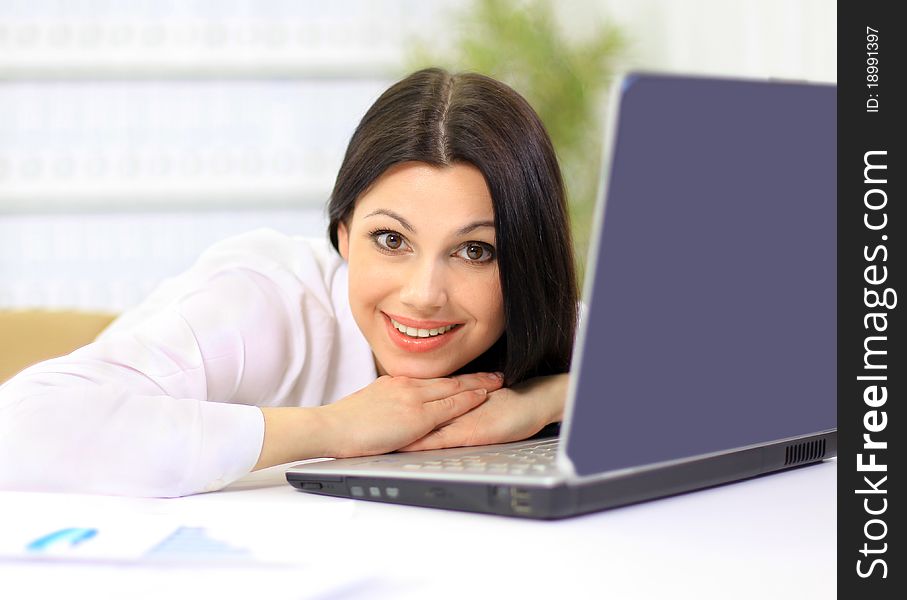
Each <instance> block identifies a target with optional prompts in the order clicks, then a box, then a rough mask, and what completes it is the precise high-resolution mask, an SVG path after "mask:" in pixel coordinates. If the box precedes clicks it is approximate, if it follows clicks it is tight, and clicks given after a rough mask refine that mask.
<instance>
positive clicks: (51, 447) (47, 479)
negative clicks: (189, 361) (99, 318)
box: [0, 364, 262, 497]
mask: <svg viewBox="0 0 907 600" xmlns="http://www.w3.org/2000/svg"><path fill="white" fill-rule="evenodd" d="M53 366H54V365H52V364H48V365H46V368H47V371H48V372H42V371H40V370H39V369H34V370H32V371H31V372H29V373H24V374H22V375H21V376H19V377H17V378H14V380H12V381H11V382H9V384H8V385H6V386H4V387H3V388H0V488H2V489H12V490H28V491H65V492H79V493H99V494H113V495H127V496H158V497H161V496H164V497H170V496H183V495H187V494H193V493H198V492H204V491H211V490H215V489H219V488H221V487H223V486H224V485H227V484H228V483H230V482H231V481H233V480H235V479H237V478H238V477H242V476H243V475H244V474H246V473H248V472H249V470H250V469H251V467H252V465H253V464H254V461H255V456H256V454H255V452H256V451H257V449H258V448H259V447H260V443H261V435H262V433H261V429H262V422H261V416H260V414H257V413H258V409H256V408H255V407H250V406H244V405H225V404H217V403H212V402H204V401H198V400H193V399H190V398H172V397H167V396H164V395H153V394H148V393H147V391H145V390H143V391H145V392H146V393H137V392H135V391H134V390H132V389H129V388H127V387H125V386H122V385H117V384H113V383H109V382H107V383H100V382H93V381H90V380H87V379H85V378H84V377H77V376H75V375H68V374H66V373H61V372H59V371H56V372H53V371H51V370H50V369H51V367H53ZM60 370H62V368H61V369H60ZM81 374H82V375H83V376H84V375H85V373H84V372H82V373H81Z"/></svg>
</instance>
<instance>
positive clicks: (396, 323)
mask: <svg viewBox="0 0 907 600" xmlns="http://www.w3.org/2000/svg"><path fill="white" fill-rule="evenodd" d="M337 238H338V242H339V243H338V245H339V247H340V254H341V255H342V256H343V258H345V259H346V260H347V262H348V263H349V285H350V288H349V296H350V308H351V309H352V313H353V317H354V318H355V319H356V323H357V325H358V326H359V329H361V330H362V333H363V334H364V335H365V338H366V340H368V343H369V345H370V346H371V348H372V352H373V353H374V355H375V365H376V366H377V368H378V373H379V375H388V374H389V375H395V376H399V375H406V376H409V377H417V378H423V379H424V378H430V377H444V376H447V375H449V374H450V373H452V372H454V371H456V370H457V369H459V368H460V367H462V366H463V365H465V364H467V363H468V362H470V361H471V360H473V359H475V358H476V357H478V356H479V355H481V354H482V353H483V352H485V351H486V350H487V349H488V348H490V347H491V346H492V344H494V343H495V342H496V341H497V340H498V338H499V337H500V336H501V334H502V333H503V332H504V303H503V296H502V294H501V284H500V279H499V277H498V263H497V255H496V246H495V234H494V211H493V209H492V205H491V194H490V193H489V191H488V186H487V185H485V178H484V177H483V176H482V174H481V172H480V171H479V170H478V169H477V168H475V167H474V166H472V165H470V164H467V163H457V164H454V165H453V166H449V167H443V168H438V167H433V166H430V165H427V164H425V163H418V162H408V163H403V164H399V165H396V166H394V167H392V168H390V169H388V170H387V171H386V172H385V173H384V174H383V175H382V176H381V177H379V178H378V179H377V180H376V181H375V183H374V184H373V185H372V187H371V188H369V190H368V191H367V192H366V193H365V194H363V195H362V196H361V197H360V198H359V200H358V201H357V203H356V207H355V210H354V211H353V214H352V216H351V218H350V219H349V224H348V226H347V225H345V224H343V223H341V224H340V226H339V228H338V231H337Z"/></svg>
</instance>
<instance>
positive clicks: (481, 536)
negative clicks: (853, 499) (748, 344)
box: [0, 460, 837, 599]
mask: <svg viewBox="0 0 907 600" xmlns="http://www.w3.org/2000/svg"><path fill="white" fill-rule="evenodd" d="M283 470H284V469H283V468H282V467H275V468H272V469H268V470H265V471H261V472H258V473H253V474H251V475H249V476H248V477H246V478H244V479H242V480H240V481H238V482H236V483H235V484H233V485H232V486H230V487H229V488H227V489H226V490H223V491H221V492H216V493H212V494H205V495H200V496H193V497H188V498H178V499H173V500H149V499H129V498H112V497H92V496H81V495H69V494H25V493H17V492H2V493H0V507H3V511H4V513H7V514H8V511H9V510H10V509H14V510H19V511H23V510H24V511H28V512H29V513H32V512H33V511H44V512H45V513H52V512H54V511H55V510H62V509H63V508H64V507H65V509H66V510H69V511H73V510H79V507H83V508H85V509H86V510H88V509H91V510H93V511H98V510H105V511H108V510H109V511H113V512H117V511H119V512H122V513H123V514H134V516H135V518H136V519H141V518H149V517H148V515H155V514H158V515H168V516H169V517H173V518H177V519H186V520H189V521H192V520H198V519H205V518H209V517H214V516H217V517H219V518H222V519H223V518H228V519H232V520H235V522H236V523H243V524H247V525H254V527H255V528H256V530H257V531H258V532H259V534H260V535H261V536H262V538H263V539H265V540H267V543H268V544H273V546H274V549H275V551H276V550H278V549H279V552H281V553H284V554H286V555H287V556H288V557H292V558H294V560H295V559H305V558H306V557H317V558H318V560H323V559H327V562H329V563H331V564H332V565H336V567H337V568H338V569H340V570H339V571H338V572H337V573H333V574H332V573H331V572H330V569H326V568H325V567H327V566H328V565H325V564H324V563H322V565H321V566H317V565H316V566H314V567H298V568H295V570H294V571H292V572H287V571H283V570H281V571H280V572H279V573H278V572H277V571H273V572H268V571H267V570H258V569H247V570H243V569H241V568H240V569H231V570H230V571H229V572H227V571H223V570H221V571H218V570H217V569H209V570H206V569H197V568H193V569H183V570H182V574H181V575H178V576H174V577H176V579H174V582H173V583H172V585H171V586H170V587H169V588H168V587H167V586H166V585H165V584H164V583H162V582H164V581H165V580H166V574H163V575H162V574H161V573H157V574H156V575H154V579H153V582H154V584H155V585H156V586H157V587H155V585H151V586H150V587H149V583H148V580H147V578H146V580H143V578H142V577H143V575H142V571H141V569H136V568H131V569H128V568H123V567H117V568H112V567H107V571H105V576H104V578H103V581H104V582H105V583H104V585H106V587H97V586H95V587H92V588H90V589H81V592H83V593H84V597H87V598H97V597H107V596H106V595H105V592H106V593H108V594H109V596H110V597H117V595H118V593H120V594H121V593H122V591H123V589H122V588H123V586H129V587H130V588H131V589H132V592H133V594H132V596H133V597H141V594H140V593H139V592H140V591H142V590H144V591H146V592H147V594H148V596H149V597H162V596H160V595H159V594H161V593H163V592H164V591H165V590H166V591H167V592H168V593H169V594H172V595H170V596H169V597H181V596H194V597H200V596H199V594H202V593H204V595H205V596H207V597H224V596H227V597H241V598H249V597H250V595H251V596H252V597H267V596H268V595H274V594H277V595H279V596H281V597H288V598H294V597H311V596H312V595H313V594H314V595H315V596H316V597H331V598H336V597H341V598H347V597H349V598H393V599H398V598H400V599H406V598H413V599H415V598H420V599H422V598H432V599H434V598H492V597H500V598H519V597H523V598H546V597H557V598H571V599H572V598H618V599H628V598H722V599H723V598H735V599H736V598H760V599H761V598H794V597H797V598H820V597H825V598H827V597H834V596H835V595H836V579H835V577H836V575H835V574H836V541H837V534H836V474H837V464H836V461H834V460H833V461H828V462H825V463H823V464H820V465H815V466H810V467H806V468H801V469H796V470H793V471H788V472H784V473H779V474H776V475H771V476H767V477H762V478H758V479H754V480H750V481H746V482H741V483H737V484H733V485H728V486H722V487H719V488H715V489H710V490H704V491H700V492H695V493H691V494H685V495H682V496H677V497H673V498H667V499H663V500H657V501H653V502H648V503H644V504H638V505H634V506H629V507H624V508H619V509H614V510H610V511H605V512H600V513H596V514H592V515H587V516H582V517H576V518H573V519H567V520H562V521H550V522H538V521H529V520H522V519H513V518H506V517H496V516H488V515H478V514H469V513H459V512H453V511H442V510H437V509H427V508H414V507H406V506H395V505H389V504H382V503H375V502H367V501H355V500H344V499H335V498H325V497H320V496H314V495H309V494H305V493H301V492H297V491H296V490H294V489H293V488H291V487H290V486H289V485H287V484H286V483H285V480H284V477H283ZM99 568H101V567H97V566H67V565H47V564H34V563H10V562H5V563H4V562H2V561H0V581H4V582H6V583H4V584H3V585H4V588H5V589H9V588H8V587H6V586H8V585H9V582H10V581H14V580H17V581H19V582H26V583H28V584H29V586H31V585H37V586H38V587H37V588H34V589H35V590H39V589H42V586H44V587H47V586H48V585H51V584H50V583H48V582H55V583H54V584H53V585H56V586H58V587H59V586H60V582H61V581H65V580H66V579H67V578H75V579H78V578H79V576H80V575H85V573H86V572H90V571H91V570H92V569H95V570H96V569H99ZM11 573H12V574H15V575H16V577H14V578H13V579H10V574H11ZM342 573H349V574H351V575H355V576H356V577H355V578H354V581H352V582H349V583H348V584H346V585H345V587H342V588H341V589H339V590H334V591H333V592H332V593H327V594H326V595H320V594H322V593H323V592H325V591H326V590H331V589H332V585H330V583H331V579H332V578H333V581H334V582H336V583H342V582H343V579H344V577H343V576H342ZM363 573H365V574H368V576H367V577H366V578H365V579H363V578H361V577H359V575H361V574H363ZM316 575H317V576H316ZM162 577H163V579H162ZM316 580H317V585H316ZM325 580H327V584H326V583H325ZM307 581H311V582H312V585H311V586H309V585H307ZM29 582H31V583H29ZM23 585H24V584H23ZM118 586H119V587H118ZM134 586H135V587H134ZM0 589H3V588H0ZM30 589H31V588H30ZM68 589H71V590H73V587H72V586H68ZM74 591H75V592H76V593H75V594H74V595H70V597H82V596H81V595H80V593H79V590H74ZM207 592H216V593H217V596H214V595H209V594H208V593H207ZM4 595H5V594H4ZM36 596H37V597H41V595H39V594H38V595H36ZM9 597H12V596H9ZM16 597H19V596H18V595H17V596H16ZM120 597H125V596H122V595H120Z"/></svg>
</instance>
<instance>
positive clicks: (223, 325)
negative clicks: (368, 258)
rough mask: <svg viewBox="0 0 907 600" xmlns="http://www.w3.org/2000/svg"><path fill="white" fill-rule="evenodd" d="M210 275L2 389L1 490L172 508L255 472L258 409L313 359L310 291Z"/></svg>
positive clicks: (160, 296)
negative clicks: (306, 298) (304, 296)
mask: <svg viewBox="0 0 907 600" xmlns="http://www.w3.org/2000/svg"><path fill="white" fill-rule="evenodd" d="M200 263H201V264H200V265H196V267H195V268H194V269H193V270H191V271H190V272H188V273H187V274H184V275H183V276H180V278H177V279H176V280H174V281H171V282H168V283H166V284H164V285H163V286H162V287H161V288H160V289H159V290H158V291H157V292H156V293H155V294H153V295H152V296H151V298H150V299H149V301H147V302H146V303H145V304H143V305H142V306H140V307H138V308H137V309H135V310H134V311H130V312H128V313H126V314H125V315H124V316H123V317H122V318H121V320H120V321H118V322H117V323H115V324H114V326H113V328H112V329H111V330H110V331H109V332H107V333H105V334H104V335H102V336H101V338H99V340H98V341H96V342H94V343H92V344H89V345H88V346H85V347H83V348H81V349H79V350H77V351H75V352H73V353H72V354H70V355H68V356H64V357H60V358H57V359H53V360H49V361H45V362H43V363H40V364H38V365H35V366H33V367H30V368H28V369H26V370H25V371H23V372H21V373H20V374H18V375H17V376H15V377H14V378H12V379H11V380H10V381H8V382H7V383H6V384H4V385H3V386H2V387H0V489H18V490H36V491H70V492H86V493H102V494H114V495H132V496H159V497H172V496H182V495H187V494H193V493H198V492H205V491H213V490H216V489H219V488H221V487H223V486H225V485H227V484H228V483H230V482H231V481H233V480H235V479H238V478H239V477H241V476H243V475H245V474H246V473H248V472H249V471H251V470H252V468H253V467H254V465H255V463H256V462H257V460H258V456H259V453H260V451H261V446H262V440H263V436H264V420H263V416H262V413H261V410H260V409H259V408H257V407H256V406H255V405H259V404H269V403H273V402H274V399H275V398H277V397H279V396H280V395H281V394H285V393H286V391H287V389H288V388H289V387H290V386H292V383H293V379H294V375H297V374H298V371H299V367H300V364H301V363H302V361H303V358H304V354H305V348H304V344H305V342H304V340H305V336H302V335H294V334H293V333H292V332H293V328H294V327H298V326H299V323H298V316H297V315H295V314H294V312H295V313H298V311H299V306H300V302H301V300H300V298H299V297H295V298H294V297H293V296H294V294H296V295H298V294H301V293H302V292H299V291H298V290H294V291H288V290H287V289H286V288H287V286H285V285H281V284H280V282H279V281H278V280H276V279H279V278H276V279H275V277H273V276H272V275H273V273H270V272H268V271H269V270H268V269H265V268H256V267H255V266H248V265H242V264H241V262H236V261H234V262H232V263H231V261H229V260H228V261H224V260H220V259H216V258H215V259H213V260H208V261H207V262H206V261H204V260H202V261H200ZM294 306H295V307H296V309H295V311H294V308H293V307H294Z"/></svg>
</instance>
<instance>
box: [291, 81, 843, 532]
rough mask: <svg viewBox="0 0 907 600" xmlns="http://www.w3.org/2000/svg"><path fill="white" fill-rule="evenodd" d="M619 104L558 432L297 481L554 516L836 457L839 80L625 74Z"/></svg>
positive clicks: (309, 487) (346, 465)
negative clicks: (832, 82)
mask: <svg viewBox="0 0 907 600" xmlns="http://www.w3.org/2000/svg"><path fill="white" fill-rule="evenodd" d="M612 98H613V99H614V101H612V105H611V111H610V119H609V121H608V126H607V128H606V132H607V134H608V136H609V140H610V143H609V144H607V145H606V148H607V150H606V154H607V156H608V158H607V159H606V161H605V164H606V165H608V167H607V168H606V169H603V171H604V172H603V185H602V191H603V193H601V194H600V197H599V199H598V205H597V209H596V217H595V222H594V224H593V239H592V243H591V248H590V253H589V260H588V262H587V272H586V281H585V286H584V290H583V299H584V302H585V304H586V313H585V315H584V316H583V317H582V318H581V320H580V324H579V329H578V333H577V338H576V345H575V348H574V358H573V367H572V370H571V377H570V385H569V393H568V399H567V406H566V410H565V417H564V421H563V423H562V426H561V428H560V432H559V434H558V435H557V436H555V437H545V438H541V439H530V440H526V441H522V442H515V443H509V444H499V445H494V446H482V447H464V448H448V449H444V450H435V451H426V452H399V453H391V454H385V455H381V456H372V457H363V458H349V459H340V460H327V461H321V462H316V463H310V464H300V465H296V466H294V467H291V468H290V469H289V470H288V471H287V474H286V476H287V481H288V482H289V483H290V484H291V485H293V486H294V487H296V488H298V489H299V490H302V491H304V492H309V493H316V494H323V495H329V496H340V497H344V498H359V499H363V500H372V501H379V502H391V503H396V504H407V505H415V506H424V507H435V508H444V509H455V510H463V511H472V512H480V513H492V514H499V515H511V516H516V517H527V518H539V519H554V518H561V517H569V516H572V515H578V514H583V513H589V512H593V511H598V510H602V509H607V508H611V507H616V506H621V505H626V504H630V503H635V502H640V501H644V500H651V499H655V498H660V497H665V496H670V495H673V494H679V493H683V492H689V491H692V490H698V489H702V488H707V487H710V486H716V485H720V484H726V483H730V482H735V481H738V480H742V479H747V478H751V477H755V476H759V475H763V474H767V473H772V472H777V471H782V470H786V469H791V468H798V467H801V466H803V465H808V464H810V463H816V462H819V461H822V460H825V459H828V458H830V457H833V456H836V454H837V416H836V410H837V387H836V379H837V377H836V336H837V329H836V311H837V300H836V298H837V289H836V286H837V274H836V268H837V267H836V243H837V240H836V224H837V219H836V211H837V206H836V205H837V196H836V181H837V176H836V112H837V103H836V86H835V85H830V84H809V83H802V82H782V81H753V80H740V79H730V78H713V77H690V76H676V75H664V74H646V73H631V74H627V75H625V76H624V77H622V78H621V80H620V82H619V83H618V85H617V86H615V90H614V93H613V95H612ZM605 191H606V193H605Z"/></svg>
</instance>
